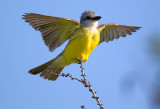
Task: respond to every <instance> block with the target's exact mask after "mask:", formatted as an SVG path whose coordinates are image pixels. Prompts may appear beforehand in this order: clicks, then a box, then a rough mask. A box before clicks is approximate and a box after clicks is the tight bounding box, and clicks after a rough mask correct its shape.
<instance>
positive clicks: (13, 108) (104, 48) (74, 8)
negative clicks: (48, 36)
mask: <svg viewBox="0 0 160 109" xmlns="http://www.w3.org/2000/svg"><path fill="white" fill-rule="evenodd" d="M159 4H160V1H159V0H98V1H93V0H79V1H78V0H77V1H75V0H57V1H56V0H0V19H1V20H0V38H1V43H0V50H1V52H0V60H1V61H0V66H1V67H0V69H1V73H0V74H1V79H0V109H80V106H81V105H85V106H86V109H98V108H99V107H98V106H97V105H96V104H97V103H96V101H95V100H94V99H92V98H91V96H92V95H91V93H90V92H89V91H88V89H87V88H84V86H83V85H82V84H81V83H78V82H76V81H71V80H70V78H63V77H59V78H58V80H57V81H55V82H53V81H48V80H44V79H43V78H41V77H39V75H36V76H34V75H30V74H29V73H28V70H30V69H31V68H33V67H36V66H38V65H40V64H43V63H44V62H47V61H49V60H51V59H53V58H54V57H56V56H57V55H58V54H59V53H60V52H61V51H62V50H63V49H64V47H65V45H66V44H67V43H65V44H64V45H63V46H62V47H60V48H58V49H56V50H55V51H54V52H49V50H48V48H47V47H46V46H45V44H44V43H43V40H42V37H41V34H40V32H38V31H35V30H34V29H33V28H32V27H31V26H29V24H28V23H25V22H24V20H23V19H21V18H22V14H24V13H28V12H32V13H38V14H44V15H50V16H58V17H64V18H72V19H75V20H77V21H79V20H80V16H81V13H82V12H84V11H85V10H91V11H94V12H96V13H97V14H98V15H100V16H102V19H101V20H100V21H99V24H103V23H115V24H123V25H130V26H141V27H143V28H142V29H141V30H139V31H138V32H136V33H133V35H132V36H128V37H126V38H120V39H118V40H114V41H113V42H109V43H102V44H100V45H99V46H97V47H96V49H95V50H94V51H93V52H92V53H91V55H90V57H89V59H88V62H87V63H85V64H84V67H85V73H86V75H87V79H88V81H90V82H91V84H92V86H93V89H94V90H95V91H96V92H97V96H99V97H100V100H101V101H102V103H103V104H104V107H105V108H106V109H151V108H150V103H149V101H148V98H147V92H146V91H144V90H146V89H145V88H142V87H140V86H138V87H136V88H135V89H134V92H132V93H130V94H126V93H128V92H127V91H126V90H127V89H126V90H124V88H122V86H123V85H122V84H123V83H125V82H127V81H123V78H125V77H126V75H128V74H129V73H130V72H131V71H135V70H136V71H137V70H138V69H140V70H141V69H146V65H147V68H148V67H150V64H149V63H150V61H149V59H148V57H149V55H148V52H147V49H148V43H149V40H150V39H151V37H150V36H151V34H153V33H156V32H157V31H159V30H160V22H159V19H160V6H159ZM141 66H143V67H141ZM63 73H70V74H72V75H73V76H74V77H79V78H80V76H79V75H80V68H79V65H77V64H73V65H70V66H68V67H66V68H65V69H64V70H63ZM144 75H145V74H144Z"/></svg>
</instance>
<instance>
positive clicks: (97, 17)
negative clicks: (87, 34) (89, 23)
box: [92, 16, 102, 20]
mask: <svg viewBox="0 0 160 109" xmlns="http://www.w3.org/2000/svg"><path fill="white" fill-rule="evenodd" d="M101 18H102V17H101V16H96V17H93V18H92V20H99V19H101Z"/></svg>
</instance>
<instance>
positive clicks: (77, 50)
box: [63, 28, 100, 65]
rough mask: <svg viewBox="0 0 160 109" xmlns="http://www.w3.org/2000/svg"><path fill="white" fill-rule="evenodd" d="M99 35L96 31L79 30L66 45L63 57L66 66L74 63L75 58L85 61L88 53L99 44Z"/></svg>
mask: <svg viewBox="0 0 160 109" xmlns="http://www.w3.org/2000/svg"><path fill="white" fill-rule="evenodd" d="M99 40H100V34H99V31H98V30H95V31H92V30H90V29H88V28H82V29H80V30H79V31H78V32H77V34H75V35H74V36H73V37H72V38H71V40H70V41H69V43H68V44H67V46H66V48H65V50H64V54H63V57H64V59H65V62H66V64H67V65H69V64H71V63H73V62H75V60H74V59H75V58H78V59H82V60H83V61H84V62H85V61H87V59H88V57H89V55H90V53H91V52H92V51H93V49H94V48H95V47H96V46H97V45H98V44H99Z"/></svg>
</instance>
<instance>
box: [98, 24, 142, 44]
mask: <svg viewBox="0 0 160 109" xmlns="http://www.w3.org/2000/svg"><path fill="white" fill-rule="evenodd" d="M140 28H141V27H138V26H127V25H117V24H102V25H100V26H99V27H98V28H97V29H98V30H99V31H100V43H101V42H103V41H106V42H109V41H113V40H114V39H118V38H119V37H120V36H121V37H126V35H132V32H136V30H139V29H140Z"/></svg>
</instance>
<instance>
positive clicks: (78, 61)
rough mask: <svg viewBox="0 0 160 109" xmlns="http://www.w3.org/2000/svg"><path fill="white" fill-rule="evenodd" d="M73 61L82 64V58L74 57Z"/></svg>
mask: <svg viewBox="0 0 160 109" xmlns="http://www.w3.org/2000/svg"><path fill="white" fill-rule="evenodd" d="M74 59H75V61H76V62H77V64H82V63H83V60H82V59H77V58H74Z"/></svg>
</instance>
